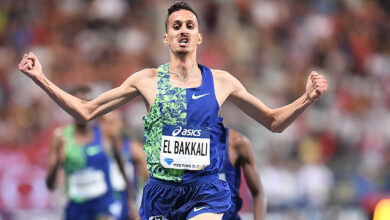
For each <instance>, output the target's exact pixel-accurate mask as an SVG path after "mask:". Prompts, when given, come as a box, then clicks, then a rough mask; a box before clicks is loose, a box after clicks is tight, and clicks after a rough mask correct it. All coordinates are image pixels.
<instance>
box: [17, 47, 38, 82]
mask: <svg viewBox="0 0 390 220" xmlns="http://www.w3.org/2000/svg"><path fill="white" fill-rule="evenodd" d="M18 67H19V70H20V71H21V72H23V73H24V74H25V75H26V76H28V77H30V78H31V79H37V78H38V77H40V76H43V72H42V66H41V64H40V63H39V61H38V58H37V57H36V56H35V54H34V53H32V52H30V53H29V54H24V56H23V59H22V61H20V63H19V66H18Z"/></svg>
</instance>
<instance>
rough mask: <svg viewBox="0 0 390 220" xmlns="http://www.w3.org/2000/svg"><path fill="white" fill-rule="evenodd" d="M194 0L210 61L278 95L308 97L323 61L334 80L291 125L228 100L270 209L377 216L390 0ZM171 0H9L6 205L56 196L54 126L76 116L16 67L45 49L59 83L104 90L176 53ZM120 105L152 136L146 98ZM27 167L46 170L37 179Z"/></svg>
mask: <svg viewBox="0 0 390 220" xmlns="http://www.w3.org/2000/svg"><path fill="white" fill-rule="evenodd" d="M189 2H190V4H192V5H193V6H194V7H195V9H196V10H197V12H198V13H199V16H200V28H201V32H202V33H203V35H204V42H203V44H202V45H201V46H200V47H199V48H198V61H199V63H202V64H204V65H206V66H209V67H211V68H215V69H223V70H226V71H228V72H230V73H231V74H233V75H234V76H235V77H237V78H238V79H239V80H240V81H241V82H242V83H243V84H244V85H245V87H246V88H247V89H248V90H249V91H250V92H251V93H252V94H254V95H255V96H257V97H258V98H260V99H261V100H262V101H263V102H264V103H265V104H266V105H268V106H270V107H273V108H277V107H279V106H282V105H285V104H287V103H289V102H291V101H293V100H295V99H296V98H297V97H299V96H301V95H302V94H303V93H304V91H305V83H306V79H307V76H308V75H309V73H310V72H311V71H312V70H315V71H317V72H319V73H321V74H324V75H325V76H326V78H327V79H328V85H329V88H328V92H327V93H326V95H325V96H324V97H323V98H321V100H320V101H318V102H317V103H315V105H313V106H311V107H310V108H309V109H308V110H307V111H306V112H305V113H304V114H303V115H302V116H301V117H300V118H299V119H298V120H297V121H296V122H294V124H293V125H292V126H290V127H289V128H288V129H286V131H284V132H283V133H282V134H273V133H271V132H269V131H267V130H265V129H264V128H263V127H262V126H260V125H258V124H257V123H256V122H254V121H253V120H252V119H250V118H248V117H247V116H244V115H243V114H242V113H241V112H240V111H239V110H238V108H237V107H234V106H232V105H231V104H229V103H227V104H225V106H223V116H224V118H225V124H226V125H228V126H229V127H232V128H235V129H236V130H238V131H240V132H242V133H244V134H245V135H247V136H248V137H249V138H250V140H251V141H252V143H253V147H254V151H255V153H256V162H257V165H258V167H259V169H260V177H261V179H262V182H263V185H264V190H265V193H266V196H267V199H268V218H267V219H286V218H285V216H289V218H288V219H310V220H313V219H314V220H316V219H368V218H369V217H370V215H371V214H372V210H373V208H374V206H375V204H376V202H377V201H378V200H379V199H380V198H383V197H389V196H390V170H389V169H388V167H389V165H390V128H387V127H386V126H388V125H389V124H390V22H389V21H390V2H389V1H387V0H373V1H364V0H303V1H292V0H272V1H271V0H207V1H206V0H192V1H189ZM172 3H173V1H168V0H164V1H162V0H109V1H108V0H106V1H105V0H18V1H15V0H0V197H1V198H0V212H2V213H7V212H8V213H9V212H12V211H13V210H14V209H24V208H26V207H27V208H29V207H32V208H37V209H42V208H43V209H50V208H52V207H53V204H52V203H51V202H50V198H49V197H50V196H49V194H48V193H47V192H45V189H44V188H42V187H44V186H40V184H41V182H40V181H41V180H40V178H39V177H42V176H44V173H42V170H44V168H45V166H46V162H47V152H48V146H49V144H50V139H51V136H52V130H53V129H54V128H55V127H56V126H58V125H61V124H64V123H66V122H69V121H70V117H69V116H68V115H67V114H66V113H65V112H64V111H62V110H61V109H60V108H59V107H57V106H56V104H55V103H54V102H53V101H51V100H50V98H49V97H48V96H47V95H46V94H44V92H43V91H41V89H40V88H39V87H37V86H36V85H34V83H33V82H32V81H31V80H29V79H27V78H26V76H24V75H23V74H22V73H20V72H19V71H18V69H17V64H18V63H19V61H20V59H21V57H22V56H23V54H24V53H26V52H29V51H33V52H34V53H35V54H36V55H37V56H38V57H39V59H40V61H41V63H42V65H43V71H44V73H45V74H46V75H47V76H48V77H49V78H50V79H51V80H52V81H53V82H54V83H56V84H57V85H59V86H60V87H61V88H63V89H65V90H69V89H71V88H74V87H75V86H77V85H81V84H85V83H88V84H90V85H91V86H92V87H93V89H94V91H95V94H96V95H98V94H100V93H101V92H102V91H105V90H107V89H110V88H112V87H113V86H117V85H119V84H120V83H121V82H122V81H123V80H124V79H126V78H127V77H128V76H129V75H130V74H132V73H134V72H136V71H138V70H141V69H143V68H147V67H157V66H158V65H159V64H162V63H165V62H168V60H169V50H168V48H167V47H166V46H165V45H164V44H163V41H162V39H163V38H162V37H163V34H164V33H165V29H164V21H165V16H166V13H167V10H166V9H167V8H168V6H169V5H170V4H172ZM121 110H122V111H123V112H124V113H125V116H126V122H127V125H128V126H129V127H130V129H131V130H132V131H133V133H134V135H135V136H137V137H138V138H139V139H141V140H142V138H143V137H142V135H143V133H142V132H143V130H142V129H143V127H142V123H141V117H142V116H143V115H145V114H146V110H145V108H144V107H143V103H142V100H141V99H137V100H136V101H133V102H131V103H130V104H127V105H125V106H124V107H123V108H121ZM9 155H12V157H9ZM7 158H8V159H7ZM20 164H28V165H30V166H29V167H26V166H22V165H20ZM14 166H18V167H19V168H18V169H17V171H15V168H13V167H14ZM11 169H14V171H12V174H10V173H11V172H9V170H11ZM23 169H26V170H30V171H26V172H29V173H30V174H31V172H36V174H34V175H31V176H32V177H30V178H27V177H25V175H24V174H23ZM34 169H36V171H33V170H34ZM18 172H19V173H20V175H21V176H23V178H21V177H15V176H17V175H19V174H18ZM12 178H14V182H15V181H19V182H21V183H14V182H12V181H11V180H10V179H12ZM31 179H34V180H35V179H36V182H37V183H36V184H35V185H32V181H31ZM42 184H43V179H42ZM13 185H15V186H13ZM14 188H15V189H14ZM12 193H14V194H12ZM34 193H35V194H37V195H35V194H34ZM17 194H22V195H24V196H26V195H28V196H29V197H31V198H32V199H31V200H32V201H36V200H37V198H40V197H39V196H41V197H45V196H46V197H47V204H46V203H44V202H42V201H46V200H44V199H41V200H40V201H41V202H40V203H39V202H38V203H34V202H31V204H27V202H26V201H25V200H24V201H23V202H21V201H14V203H12V202H11V203H12V204H11V205H10V203H9V201H13V200H15V198H16V196H15V195H17ZM46 197H45V198H46ZM41 203H42V204H41ZM250 209H251V207H245V210H244V211H250Z"/></svg>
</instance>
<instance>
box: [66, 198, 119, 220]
mask: <svg viewBox="0 0 390 220" xmlns="http://www.w3.org/2000/svg"><path fill="white" fill-rule="evenodd" d="M114 204H115V200H114V198H113V196H111V195H107V196H102V197H99V198H96V199H92V200H89V201H85V202H82V203H77V202H74V201H69V203H68V205H67V207H66V210H65V215H66V216H65V219H66V220H89V219H91V220H94V219H96V218H97V217H99V216H115V210H113V209H115V207H114Z"/></svg>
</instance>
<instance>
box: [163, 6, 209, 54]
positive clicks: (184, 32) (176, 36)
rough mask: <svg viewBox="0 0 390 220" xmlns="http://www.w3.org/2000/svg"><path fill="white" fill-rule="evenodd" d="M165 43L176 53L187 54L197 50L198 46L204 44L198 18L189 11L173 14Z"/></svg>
mask: <svg viewBox="0 0 390 220" xmlns="http://www.w3.org/2000/svg"><path fill="white" fill-rule="evenodd" d="M164 42H165V44H167V45H168V46H169V47H170V48H171V50H172V52H174V53H178V54H186V53H189V52H191V51H193V50H195V48H196V46H197V45H198V44H200V43H202V35H201V34H200V33H199V24H198V20H197V19H196V16H195V15H194V14H193V13H192V12H191V11H188V10H179V11H175V12H173V13H172V14H171V15H170V16H169V18H168V28H167V33H166V34H165V35H164Z"/></svg>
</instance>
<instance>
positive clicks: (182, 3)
mask: <svg viewBox="0 0 390 220" xmlns="http://www.w3.org/2000/svg"><path fill="white" fill-rule="evenodd" d="M180 10H187V11H190V12H192V13H193V14H194V15H195V17H196V20H198V24H199V17H198V14H196V12H195V10H194V9H193V8H192V7H191V6H190V5H189V4H188V3H187V2H185V1H178V2H176V3H175V4H173V5H171V7H169V8H168V14H167V17H166V18H165V32H168V19H169V16H170V15H171V14H172V13H173V12H175V11H180Z"/></svg>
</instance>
